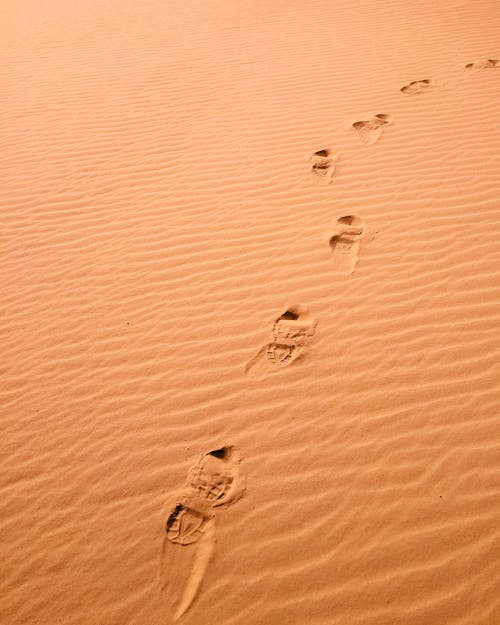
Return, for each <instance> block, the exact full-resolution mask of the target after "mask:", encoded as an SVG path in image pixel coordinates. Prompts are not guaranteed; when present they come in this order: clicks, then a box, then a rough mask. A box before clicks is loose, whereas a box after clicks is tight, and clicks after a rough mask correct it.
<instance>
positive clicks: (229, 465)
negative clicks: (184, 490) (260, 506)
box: [188, 446, 244, 507]
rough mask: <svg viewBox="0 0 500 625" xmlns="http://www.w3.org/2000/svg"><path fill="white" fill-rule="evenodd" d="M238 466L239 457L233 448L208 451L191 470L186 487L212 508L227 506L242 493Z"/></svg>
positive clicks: (242, 486)
mask: <svg viewBox="0 0 500 625" xmlns="http://www.w3.org/2000/svg"><path fill="white" fill-rule="evenodd" d="M239 464H240V455H239V453H238V451H237V450H236V449H235V448H234V447H233V446H229V447H221V448H220V449H214V450H213V451H209V452H208V453H207V454H203V456H202V457H201V458H200V460H199V461H198V463H197V464H196V465H194V466H193V467H192V468H191V470H190V472H189V476H188V486H189V488H192V489H193V491H196V492H197V494H198V497H200V498H201V499H203V500H206V501H207V502H209V503H210V504H211V505H212V507H216V506H227V505H228V504H230V503H232V502H233V501H235V500H236V499H239V497H241V495H242V494H243V491H244V485H243V484H242V482H241V479H240V473H239Z"/></svg>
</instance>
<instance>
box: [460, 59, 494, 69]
mask: <svg viewBox="0 0 500 625" xmlns="http://www.w3.org/2000/svg"><path fill="white" fill-rule="evenodd" d="M492 67H500V61H498V60H497V59H479V60H477V61H473V62H472V63H467V65H466V66H465V69H489V68H492Z"/></svg>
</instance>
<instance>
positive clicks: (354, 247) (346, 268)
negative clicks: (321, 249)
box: [328, 215, 366, 275]
mask: <svg viewBox="0 0 500 625" xmlns="http://www.w3.org/2000/svg"><path fill="white" fill-rule="evenodd" d="M365 231H366V228H365V225H364V223H363V221H362V220H361V219H360V218H359V217H356V215H345V216H344V217H339V218H338V219H337V220H336V221H335V223H334V225H333V228H332V230H330V231H329V234H328V243H329V245H330V251H331V254H332V257H333V262H334V264H335V266H336V268H337V269H338V270H339V271H340V272H341V273H343V274H344V275H350V274H352V273H353V272H354V270H355V269H356V263H357V261H358V255H359V248H360V242H361V239H362V237H363V235H364V233H365Z"/></svg>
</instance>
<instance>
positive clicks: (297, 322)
mask: <svg viewBox="0 0 500 625" xmlns="http://www.w3.org/2000/svg"><path fill="white" fill-rule="evenodd" d="M316 324H317V321H316V319H314V317H312V316H311V315H310V313H309V312H308V311H307V309H305V308H304V307H302V306H291V307H290V308H289V309H288V310H286V311H285V312H284V313H283V314H282V315H280V316H279V317H278V318H277V319H276V321H275V322H274V325H273V329H272V336H271V337H270V340H269V342H268V343H267V344H266V345H265V346H264V347H262V348H261V349H260V350H259V351H258V352H257V354H256V355H255V356H254V357H253V358H252V359H251V360H250V362H249V363H248V364H247V366H246V368H245V371H246V372H247V373H248V372H250V371H253V372H254V373H264V372H266V371H269V372H271V371H272V370H275V371H276V370H277V369H280V368H282V367H285V366H287V365H290V364H291V363H292V362H294V361H295V360H296V359H297V358H298V357H299V356H300V355H301V354H302V353H303V351H304V349H305V348H306V346H307V344H308V343H309V341H310V339H311V337H312V336H313V335H314V332H315V329H316Z"/></svg>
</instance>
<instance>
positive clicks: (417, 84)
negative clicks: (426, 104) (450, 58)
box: [400, 78, 433, 94]
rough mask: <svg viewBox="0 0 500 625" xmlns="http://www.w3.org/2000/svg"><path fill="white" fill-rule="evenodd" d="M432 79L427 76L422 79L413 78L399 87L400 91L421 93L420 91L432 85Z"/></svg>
mask: <svg viewBox="0 0 500 625" xmlns="http://www.w3.org/2000/svg"><path fill="white" fill-rule="evenodd" d="M432 84H433V82H432V80H430V79H429V78H425V79H424V80H413V81H412V82H410V83H409V84H407V85H405V86H404V87H401V89H400V91H401V93H408V94H412V93H422V91H426V90H427V89H429V87H432Z"/></svg>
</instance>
